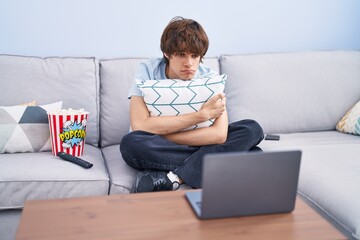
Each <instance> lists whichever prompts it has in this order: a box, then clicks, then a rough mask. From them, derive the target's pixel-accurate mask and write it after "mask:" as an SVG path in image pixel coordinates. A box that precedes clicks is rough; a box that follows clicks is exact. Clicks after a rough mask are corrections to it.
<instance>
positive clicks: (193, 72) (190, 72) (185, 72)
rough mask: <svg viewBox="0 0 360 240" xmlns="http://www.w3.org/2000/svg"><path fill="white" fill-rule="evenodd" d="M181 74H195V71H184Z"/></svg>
mask: <svg viewBox="0 0 360 240" xmlns="http://www.w3.org/2000/svg"><path fill="white" fill-rule="evenodd" d="M181 72H182V73H184V74H195V71H194V70H182V71H181Z"/></svg>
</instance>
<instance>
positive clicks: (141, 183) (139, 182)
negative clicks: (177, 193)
mask: <svg viewBox="0 0 360 240" xmlns="http://www.w3.org/2000/svg"><path fill="white" fill-rule="evenodd" d="M176 183H177V188H179V185H180V184H179V183H178V182H174V183H173V182H171V181H170V179H169V178H168V177H167V172H161V171H144V172H140V173H139V174H138V175H137V176H136V178H135V183H134V185H133V186H132V188H131V193H140V192H154V191H171V190H175V189H174V187H173V185H174V184H176Z"/></svg>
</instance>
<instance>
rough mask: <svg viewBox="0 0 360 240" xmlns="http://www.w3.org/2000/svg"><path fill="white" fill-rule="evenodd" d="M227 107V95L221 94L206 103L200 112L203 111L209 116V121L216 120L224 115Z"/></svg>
mask: <svg viewBox="0 0 360 240" xmlns="http://www.w3.org/2000/svg"><path fill="white" fill-rule="evenodd" d="M225 107H226V97H225V94H224V93H219V94H217V95H215V96H214V97H212V98H210V99H209V100H208V101H207V102H206V103H204V105H203V106H202V108H201V109H200V111H202V112H203V113H204V114H205V115H206V116H207V117H206V118H207V119H216V118H218V117H220V116H221V115H222V114H223V113H224V111H225Z"/></svg>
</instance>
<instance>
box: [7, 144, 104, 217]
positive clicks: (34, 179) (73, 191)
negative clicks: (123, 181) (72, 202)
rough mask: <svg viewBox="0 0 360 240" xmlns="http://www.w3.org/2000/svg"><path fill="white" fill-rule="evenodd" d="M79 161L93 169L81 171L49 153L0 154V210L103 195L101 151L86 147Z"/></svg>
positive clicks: (90, 146)
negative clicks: (38, 201) (34, 202)
mask: <svg viewBox="0 0 360 240" xmlns="http://www.w3.org/2000/svg"><path fill="white" fill-rule="evenodd" d="M82 158H83V159H84V160H87V161H89V162H91V163H93V164H94V166H93V167H92V168H90V169H85V168H82V167H80V166H78V165H75V164H73V163H70V162H67V161H64V160H62V159H60V158H58V157H55V156H53V155H52V154H51V153H50V152H40V153H14V154H0V166H1V167H0V210H2V209H15V208H22V207H23V205H24V202H25V201H26V200H33V199H53V198H71V197H82V196H95V195H107V194H108V190H109V177H108V174H107V170H106V167H105V163H104V160H103V157H102V154H101V150H100V149H99V148H97V147H94V146H92V145H88V144H86V145H85V152H84V155H83V156H82ZM30 169H31V170H30ZM29 170H30V171H29Z"/></svg>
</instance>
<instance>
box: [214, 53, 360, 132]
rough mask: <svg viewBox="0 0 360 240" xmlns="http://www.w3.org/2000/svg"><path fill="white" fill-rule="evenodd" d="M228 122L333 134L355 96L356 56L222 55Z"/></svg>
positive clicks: (358, 89)
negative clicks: (247, 119) (251, 122)
mask: <svg viewBox="0 0 360 240" xmlns="http://www.w3.org/2000/svg"><path fill="white" fill-rule="evenodd" d="M220 65H221V73H224V74H228V80H227V83H226V87H225V92H226V96H227V105H228V113H229V121H230V122H233V121H237V120H240V119H246V118H250V119H255V120H257V121H258V122H259V123H260V125H261V126H262V127H263V129H264V131H265V133H274V132H282V133H286V132H302V131H321V130H334V129H335V126H336V124H337V122H338V121H339V119H340V118H341V117H342V116H343V115H344V109H345V111H346V109H350V107H351V106H353V105H354V104H355V103H356V102H357V101H358V100H359V96H360V51H323V52H320V51H319V52H299V53H296V52H294V53H273V54H254V55H224V56H222V57H221V59H220Z"/></svg>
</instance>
